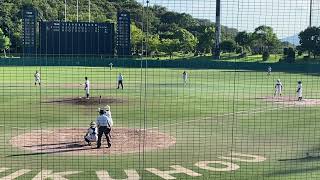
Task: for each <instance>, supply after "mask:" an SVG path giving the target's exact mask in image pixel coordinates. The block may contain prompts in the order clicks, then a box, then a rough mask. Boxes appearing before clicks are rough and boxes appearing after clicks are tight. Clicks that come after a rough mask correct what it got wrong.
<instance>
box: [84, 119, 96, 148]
mask: <svg viewBox="0 0 320 180" xmlns="http://www.w3.org/2000/svg"><path fill="white" fill-rule="evenodd" d="M84 140H85V141H86V142H87V143H88V146H91V142H97V140H98V129H97V127H96V123H95V122H91V123H90V128H89V129H88V132H87V134H86V135H85V136H84Z"/></svg>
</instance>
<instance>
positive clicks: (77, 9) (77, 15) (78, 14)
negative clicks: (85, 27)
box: [77, 0, 79, 22]
mask: <svg viewBox="0 0 320 180" xmlns="http://www.w3.org/2000/svg"><path fill="white" fill-rule="evenodd" d="M77 22H79V0H77Z"/></svg>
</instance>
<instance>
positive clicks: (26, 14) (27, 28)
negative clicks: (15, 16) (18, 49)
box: [22, 8, 37, 55]
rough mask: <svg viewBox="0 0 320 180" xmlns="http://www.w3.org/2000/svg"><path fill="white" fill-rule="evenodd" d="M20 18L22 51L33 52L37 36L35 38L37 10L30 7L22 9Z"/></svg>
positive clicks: (25, 52)
mask: <svg viewBox="0 0 320 180" xmlns="http://www.w3.org/2000/svg"><path fill="white" fill-rule="evenodd" d="M22 16H23V18H22V29H23V31H22V33H23V36H22V44H23V53H24V54H25V55H27V54H35V53H36V50H37V43H36V42H37V38H36V27H37V11H35V10H34V9H31V8H27V9H24V10H23V15H22Z"/></svg>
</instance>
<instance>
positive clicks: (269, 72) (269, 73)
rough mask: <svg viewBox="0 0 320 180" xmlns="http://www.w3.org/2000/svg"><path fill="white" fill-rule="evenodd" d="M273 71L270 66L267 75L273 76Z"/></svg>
mask: <svg viewBox="0 0 320 180" xmlns="http://www.w3.org/2000/svg"><path fill="white" fill-rule="evenodd" d="M271 71H272V68H271V66H269V67H268V74H267V75H268V76H270V75H271Z"/></svg>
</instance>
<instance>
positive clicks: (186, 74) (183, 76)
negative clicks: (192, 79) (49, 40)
mask: <svg viewBox="0 0 320 180" xmlns="http://www.w3.org/2000/svg"><path fill="white" fill-rule="evenodd" d="M182 79H183V83H184V85H187V80H188V73H187V72H186V71H183V73H182Z"/></svg>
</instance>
